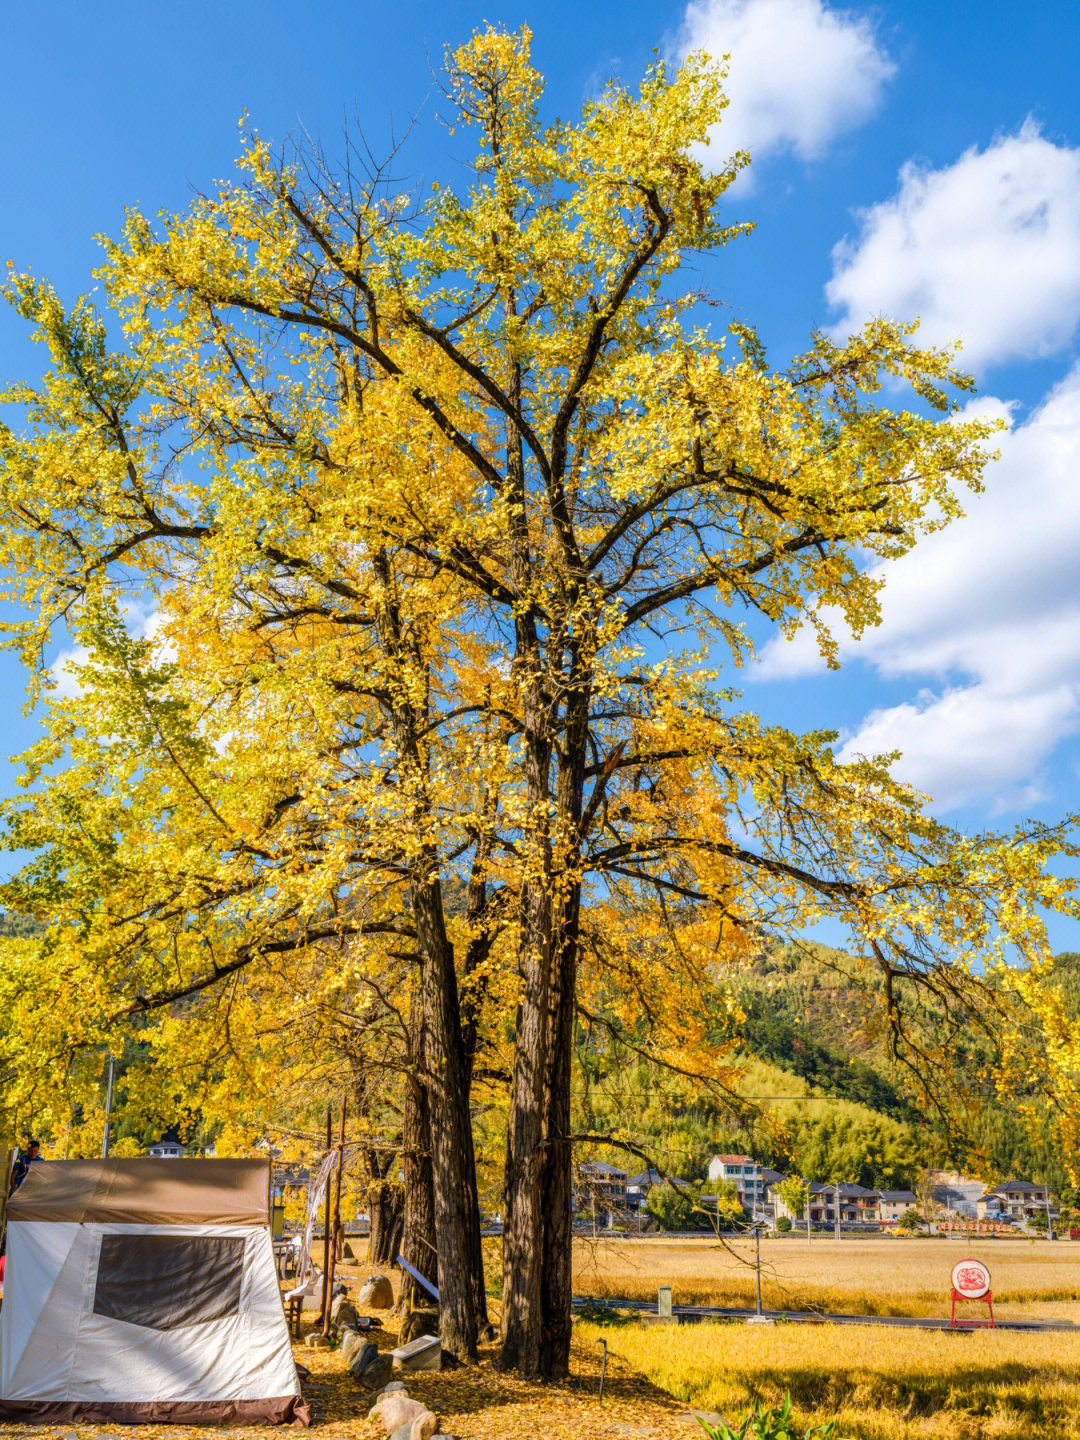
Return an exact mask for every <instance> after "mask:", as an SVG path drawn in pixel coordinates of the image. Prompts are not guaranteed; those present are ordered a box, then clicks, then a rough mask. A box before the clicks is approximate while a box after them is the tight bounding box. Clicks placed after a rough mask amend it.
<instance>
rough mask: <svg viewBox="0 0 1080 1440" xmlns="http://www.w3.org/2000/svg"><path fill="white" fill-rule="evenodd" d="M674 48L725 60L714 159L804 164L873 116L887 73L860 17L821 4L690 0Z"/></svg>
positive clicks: (887, 63)
mask: <svg viewBox="0 0 1080 1440" xmlns="http://www.w3.org/2000/svg"><path fill="white" fill-rule="evenodd" d="M679 50H680V52H681V53H682V54H684V55H685V54H687V53H688V52H689V51H691V50H707V51H709V53H710V54H712V55H714V56H716V57H717V58H719V57H720V56H721V55H730V56H731V64H730V73H729V75H728V80H727V84H726V86H725V88H726V90H727V94H728V96H729V99H730V101H731V103H730V105H729V106H728V108H727V110H725V112H724V119H723V123H722V124H721V125H720V126H719V127H717V129H716V130H714V132H713V134H712V136H711V137H710V139H711V142H712V147H713V152H714V153H716V154H719V155H720V156H721V157H726V156H728V155H731V154H733V153H734V152H735V151H736V150H749V152H750V155H751V157H752V158H755V159H756V158H758V157H760V156H763V155H767V154H768V153H769V152H770V151H775V150H783V149H791V150H794V151H795V152H796V153H797V154H798V155H800V156H801V157H802V158H803V159H813V158H814V157H816V156H818V155H820V154H821V153H822V152H823V151H824V150H825V148H826V146H827V145H828V144H829V142H830V141H831V140H832V139H833V138H834V137H835V136H837V135H840V134H842V133H843V132H844V131H846V130H851V129H853V128H854V127H855V126H856V125H860V124H862V122H863V121H864V120H866V119H868V118H869V116H871V115H872V114H873V113H874V111H875V110H876V109H877V108H878V105H879V104H880V101H881V93H882V90H883V88H884V85H885V82H886V80H888V79H889V77H890V76H891V75H892V74H893V72H894V70H895V68H896V67H895V65H894V64H893V63H892V61H891V60H890V59H889V57H888V55H886V54H885V52H884V51H883V50H882V49H880V48H879V46H878V43H877V40H876V37H875V35H874V30H873V26H872V25H871V23H870V21H869V20H868V19H867V18H865V17H864V16H860V15H857V14H856V13H855V12H853V11H850V10H834V9H831V8H830V7H829V6H828V5H825V4H823V3H822V0H694V3H691V4H690V5H688V6H687V9H686V15H685V17H684V20H683V28H682V31H681V33H680V35H679Z"/></svg>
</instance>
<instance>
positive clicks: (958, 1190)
mask: <svg viewBox="0 0 1080 1440" xmlns="http://www.w3.org/2000/svg"><path fill="white" fill-rule="evenodd" d="M930 1179H931V1182H932V1186H933V1188H932V1194H933V1197H934V1200H935V1201H936V1203H937V1204H938V1205H940V1207H941V1209H942V1210H943V1211H944V1212H945V1214H946V1215H954V1216H958V1217H960V1218H962V1219H964V1220H974V1219H975V1217H976V1216H977V1215H978V1213H979V1198H980V1196H981V1195H982V1194H983V1191H984V1190H985V1189H986V1187H985V1185H984V1184H983V1182H982V1181H981V1180H970V1179H968V1177H967V1176H966V1175H958V1174H955V1173H949V1172H946V1171H944V1170H935V1171H934V1172H933V1173H932V1174H931V1177H930Z"/></svg>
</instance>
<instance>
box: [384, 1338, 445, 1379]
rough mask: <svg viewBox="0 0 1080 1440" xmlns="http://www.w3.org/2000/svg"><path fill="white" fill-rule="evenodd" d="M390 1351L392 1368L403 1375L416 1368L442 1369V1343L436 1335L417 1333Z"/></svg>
mask: <svg viewBox="0 0 1080 1440" xmlns="http://www.w3.org/2000/svg"><path fill="white" fill-rule="evenodd" d="M392 1353H393V1356H394V1369H395V1370H400V1371H401V1373H402V1374H403V1375H411V1374H412V1373H413V1372H414V1371H416V1370H441V1369H442V1345H441V1344H440V1343H439V1337H438V1336H437V1335H418V1336H417V1337H416V1339H415V1340H410V1341H409V1343H408V1344H407V1345H399V1346H398V1348H397V1349H396V1350H395V1351H393V1352H392Z"/></svg>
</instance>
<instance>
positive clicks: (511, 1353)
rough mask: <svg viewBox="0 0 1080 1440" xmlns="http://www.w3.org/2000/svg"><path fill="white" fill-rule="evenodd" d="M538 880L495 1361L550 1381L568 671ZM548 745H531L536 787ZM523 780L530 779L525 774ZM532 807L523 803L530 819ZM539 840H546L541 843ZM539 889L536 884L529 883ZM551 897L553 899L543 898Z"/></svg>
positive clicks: (565, 1119)
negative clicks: (551, 816) (551, 825)
mask: <svg viewBox="0 0 1080 1440" xmlns="http://www.w3.org/2000/svg"><path fill="white" fill-rule="evenodd" d="M567 678H568V679H569V681H570V683H569V685H568V687H567V691H568V695H567V702H566V710H565V721H566V724H565V729H564V733H563V742H562V746H561V754H560V760H559V772H558V781H557V789H556V796H555V800H556V804H555V840H554V844H553V845H551V846H549V847H548V848H547V851H546V857H547V860H546V863H547V870H548V875H547V878H546V883H545V884H544V886H543V887H542V894H543V897H544V903H543V904H541V902H540V895H539V894H537V895H534V896H533V897H531V900H530V905H529V906H528V907H527V908H526V920H527V925H526V927H525V928H526V934H527V935H528V936H529V939H530V941H531V945H530V948H529V949H528V950H527V951H526V955H525V976H524V978H525V993H524V996H523V998H522V1003H521V1007H520V1011H519V1016H518V1033H517V1039H516V1048H515V1067H514V1092H513V1097H512V1102H511V1112H510V1124H509V1132H508V1144H507V1187H506V1188H507V1200H506V1213H507V1218H508V1221H509V1222H510V1226H509V1228H508V1233H507V1236H506V1237H505V1238H504V1242H503V1245H504V1248H503V1254H504V1278H503V1353H502V1361H503V1364H504V1365H507V1366H513V1367H514V1368H516V1369H518V1370H520V1371H521V1372H522V1373H523V1374H525V1375H536V1374H539V1375H542V1376H544V1377H545V1378H556V1377H558V1376H560V1375H565V1374H566V1372H567V1370H568V1368H569V1362H570V1333H571V1298H572V1293H573V1289H572V1269H571V1262H572V1240H573V1230H572V1220H573V1216H572V1213H571V1201H572V1177H571V1160H572V1155H571V1144H570V1078H571V1061H572V1052H573V1033H574V1029H573V1027H574V1004H575V990H576V977H577V964H578V945H579V917H580V908H581V878H580V874H581V872H580V855H581V844H582V835H581V824H582V805H583V795H584V776H585V765H586V741H587V726H588V703H589V685H588V676H587V674H585V673H584V672H583V670H582V667H581V665H580V662H579V656H578V652H577V647H576V646H575V654H574V658H573V661H572V665H571V670H570V674H569V676H568V677H567ZM550 753H551V750H550V747H545V745H544V744H543V742H540V743H539V744H538V745H537V750H536V755H535V766H536V772H537V773H536V775H535V785H536V790H537V798H539V792H540V789H541V783H542V782H541V775H540V770H541V767H543V778H544V782H546V774H547V766H546V761H547V759H549V758H550ZM528 778H530V779H532V778H534V777H532V776H529V777H528ZM538 810H539V806H538V805H535V804H534V806H533V807H531V813H538ZM545 838H546V837H545ZM538 888H539V887H538ZM553 895H554V896H557V897H558V899H557V902H554V903H553V902H552V899H551V897H552V896H553Z"/></svg>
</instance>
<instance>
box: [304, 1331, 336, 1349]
mask: <svg viewBox="0 0 1080 1440" xmlns="http://www.w3.org/2000/svg"><path fill="white" fill-rule="evenodd" d="M304 1344H305V1345H306V1346H307V1348H308V1349H309V1350H326V1349H327V1348H328V1347H329V1345H330V1341H329V1340H327V1338H326V1336H325V1335H324V1334H323V1333H322V1332H321V1331H320V1330H312V1331H311V1333H310V1334H309V1335H307V1336H306V1337H305V1339H304Z"/></svg>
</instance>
